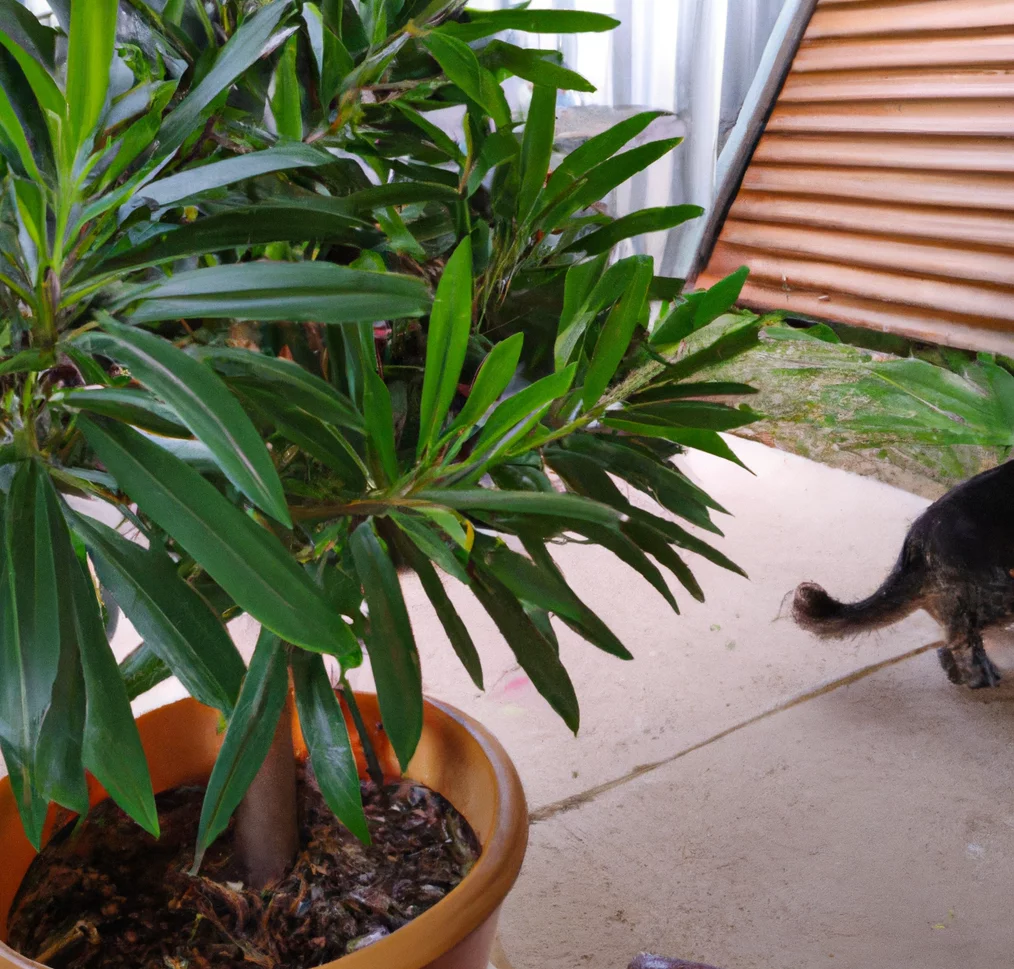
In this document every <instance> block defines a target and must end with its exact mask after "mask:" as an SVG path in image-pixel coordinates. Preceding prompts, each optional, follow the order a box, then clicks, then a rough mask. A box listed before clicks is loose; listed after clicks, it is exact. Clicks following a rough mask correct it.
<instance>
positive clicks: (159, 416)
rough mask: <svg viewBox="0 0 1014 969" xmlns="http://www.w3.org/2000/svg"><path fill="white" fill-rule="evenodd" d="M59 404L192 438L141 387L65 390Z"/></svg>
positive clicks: (164, 432)
mask: <svg viewBox="0 0 1014 969" xmlns="http://www.w3.org/2000/svg"><path fill="white" fill-rule="evenodd" d="M55 399H56V400H58V401H59V403H61V404H63V405H65V406H67V407H73V408H76V409H77V410H84V411H88V413H90V414H101V415H102V416H103V417H112V418H113V419H114V420H118V421H123V422H124V423H125V424H132V425H133V426H134V427H141V428H144V430H146V431H151V432H152V433H153V434H161V435H163V436H165V437H190V429H189V428H187V427H184V425H183V424H181V423H180V420H179V418H178V417H177V416H176V414H174V413H173V411H172V410H170V408H169V407H167V406H166V405H165V404H163V403H162V401H160V400H158V399H157V398H155V397H153V396H152V395H151V394H149V393H148V392H147V391H145V390H140V389H138V388H137V387H102V388H100V389H97V388H92V387H84V388H82V389H80V390H67V391H64V392H63V393H62V394H60V396H59V397H58V398H55Z"/></svg>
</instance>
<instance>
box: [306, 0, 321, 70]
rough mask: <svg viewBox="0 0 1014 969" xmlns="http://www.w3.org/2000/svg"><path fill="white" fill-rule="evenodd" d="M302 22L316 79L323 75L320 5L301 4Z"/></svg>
mask: <svg viewBox="0 0 1014 969" xmlns="http://www.w3.org/2000/svg"><path fill="white" fill-rule="evenodd" d="M302 12H303V23H305V24H306V36H307V39H308V40H309V41H310V50H311V51H312V52H313V61H314V64H316V65H317V79H318V80H321V79H323V77H324V55H325V50H324V30H325V27H324V17H323V15H322V14H321V12H320V7H318V6H317V4H315V3H304V4H303V11H302Z"/></svg>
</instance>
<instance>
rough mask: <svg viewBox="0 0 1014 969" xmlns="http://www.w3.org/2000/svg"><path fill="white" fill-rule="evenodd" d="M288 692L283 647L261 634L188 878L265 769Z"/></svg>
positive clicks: (267, 634)
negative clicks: (260, 772)
mask: <svg viewBox="0 0 1014 969" xmlns="http://www.w3.org/2000/svg"><path fill="white" fill-rule="evenodd" d="M288 692H289V675H288V663H287V661H286V653H285V647H284V645H283V644H282V642H281V640H280V639H279V638H278V637H277V636H276V635H275V634H274V633H272V632H271V631H270V630H267V629H262V630H261V634H260V636H259V637H258V639H257V646H256V648H255V649H254V654H253V658H252V659H251V660H250V670H249V672H248V673H247V674H246V678H245V679H244V680H243V688H242V689H241V690H240V693H239V701H238V702H237V704H236V709H235V710H234V711H233V714H232V716H231V717H230V718H229V726H228V727H227V728H226V731H225V740H223V741H222V749H221V750H220V751H219V754H218V758H217V759H216V760H215V766H214V767H213V768H212V771H211V777H210V778H209V779H208V789H207V791H206V793H205V795H204V805H203V806H202V808H201V823H200V827H199V828H198V831H197V853H196V855H195V857H194V867H193V869H192V870H191V875H196V874H197V872H198V870H199V869H200V867H201V862H202V861H203V860H204V855H205V853H206V852H207V850H208V848H210V847H211V845H212V844H213V843H214V841H215V839H216V838H217V837H218V836H219V835H220V834H221V833H222V832H223V831H224V830H225V829H226V827H227V826H228V824H229V819H230V818H231V817H232V815H233V812H234V811H235V810H236V808H237V807H239V802H240V801H242V800H243V795H245V794H246V792H247V790H248V789H249V787H250V785H251V784H252V783H253V779H254V778H255V777H256V776H257V771H258V770H260V768H261V765H262V764H263V763H264V759H265V758H266V757H267V755H268V751H269V750H270V749H271V743H272V741H273V740H274V739H275V731H276V730H277V729H278V721H279V718H280V717H281V715H282V709H283V708H284V707H285V701H286V697H287V696H288Z"/></svg>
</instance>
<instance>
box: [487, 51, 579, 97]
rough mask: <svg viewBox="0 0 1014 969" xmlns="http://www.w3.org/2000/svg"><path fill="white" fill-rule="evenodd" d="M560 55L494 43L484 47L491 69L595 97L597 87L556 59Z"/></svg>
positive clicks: (553, 52)
mask: <svg viewBox="0 0 1014 969" xmlns="http://www.w3.org/2000/svg"><path fill="white" fill-rule="evenodd" d="M559 56H560V55H559V54H558V53H557V52H556V51H552V52H547V51H541V50H529V49H527V48H524V47H516V46H515V45H514V44H506V43H504V42H503V41H502V40H494V41H491V42H490V43H489V44H487V45H486V47H484V48H483V51H482V62H483V64H485V65H486V66H487V67H488V68H490V69H491V70H497V69H503V70H507V71H510V73H511V74H515V75H517V76H518V77H520V78H523V79H524V80H526V81H529V82H530V83H532V84H535V85H541V86H544V87H551V88H554V89H558V90H561V91H586V92H588V93H589V94H593V93H594V92H595V85H594V84H592V83H591V82H590V81H589V80H588V79H587V78H584V77H582V76H581V75H580V74H578V73H576V72H575V71H571V70H568V69H567V68H566V67H562V66H561V65H560V64H558V63H557V61H556V60H555V59H558V58H559ZM554 58H555V59H554Z"/></svg>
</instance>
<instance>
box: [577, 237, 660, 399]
mask: <svg viewBox="0 0 1014 969" xmlns="http://www.w3.org/2000/svg"><path fill="white" fill-rule="evenodd" d="M633 258H634V259H635V262H634V273H633V278H632V279H631V280H630V284H629V285H628V286H627V288H626V291H625V292H624V294H623V296H622V297H621V298H620V301H619V302H618V303H617V304H616V306H614V307H613V310H612V312H611V313H610V314H609V316H608V318H607V319H606V322H605V323H604V324H603V326H602V331H601V332H600V333H599V338H598V340H597V341H596V343H595V352H594V353H593V354H592V358H591V363H590V364H589V365H588V372H587V373H586V374H585V378H584V388H583V391H582V397H583V400H584V406H585V407H586V408H591V407H594V406H595V405H596V404H597V403H598V402H599V398H601V396H602V395H603V393H605V390H606V388H607V387H608V386H609V382H610V381H611V380H612V379H613V375H614V374H615V373H616V368H617V367H619V365H620V363H621V361H622V360H623V358H624V356H625V355H626V353H627V350H628V349H629V348H630V341H631V339H632V338H633V335H634V330H635V329H636V327H637V324H638V321H639V320H640V319H641V313H642V311H643V309H644V302H645V300H646V299H647V298H648V287H649V286H650V285H651V277H652V268H653V267H652V259H651V257H650V256H635V257H633Z"/></svg>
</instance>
